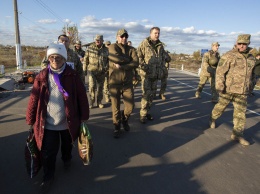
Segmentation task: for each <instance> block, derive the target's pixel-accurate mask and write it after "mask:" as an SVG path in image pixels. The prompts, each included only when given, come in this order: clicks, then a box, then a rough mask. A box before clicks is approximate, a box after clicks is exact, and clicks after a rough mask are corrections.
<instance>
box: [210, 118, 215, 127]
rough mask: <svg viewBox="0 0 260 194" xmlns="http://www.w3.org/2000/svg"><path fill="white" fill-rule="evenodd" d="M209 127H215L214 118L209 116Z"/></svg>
mask: <svg viewBox="0 0 260 194" xmlns="http://www.w3.org/2000/svg"><path fill="white" fill-rule="evenodd" d="M209 127H210V128H211V129H215V128H216V120H215V119H212V118H211V117H210V119H209Z"/></svg>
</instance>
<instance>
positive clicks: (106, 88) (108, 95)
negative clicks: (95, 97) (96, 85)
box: [103, 73, 110, 101]
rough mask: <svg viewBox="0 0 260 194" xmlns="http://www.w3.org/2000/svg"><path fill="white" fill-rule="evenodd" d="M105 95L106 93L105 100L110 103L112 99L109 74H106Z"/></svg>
mask: <svg viewBox="0 0 260 194" xmlns="http://www.w3.org/2000/svg"><path fill="white" fill-rule="evenodd" d="M103 93H104V96H105V99H106V100H107V101H108V100H109V99H110V93H109V80H108V73H106V75H105V81H104V89H103Z"/></svg>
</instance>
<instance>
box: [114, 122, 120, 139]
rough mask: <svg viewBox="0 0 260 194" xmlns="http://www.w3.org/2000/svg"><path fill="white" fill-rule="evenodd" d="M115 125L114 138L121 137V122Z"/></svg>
mask: <svg viewBox="0 0 260 194" xmlns="http://www.w3.org/2000/svg"><path fill="white" fill-rule="evenodd" d="M114 125H115V129H114V138H119V137H120V133H121V132H120V128H121V124H120V123H118V124H114Z"/></svg>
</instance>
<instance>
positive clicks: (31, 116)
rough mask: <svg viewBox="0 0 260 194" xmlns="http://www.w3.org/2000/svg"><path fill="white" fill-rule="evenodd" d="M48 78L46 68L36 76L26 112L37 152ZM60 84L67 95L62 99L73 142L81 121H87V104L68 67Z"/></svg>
mask: <svg viewBox="0 0 260 194" xmlns="http://www.w3.org/2000/svg"><path fill="white" fill-rule="evenodd" d="M48 76H49V71H48V68H45V69H43V70H42V71H41V72H40V73H39V74H38V75H37V76H36V78H35V81H34V84H33V88H32V91H31V95H30V99H29V103H28V107H27V112H26V123H27V124H28V125H33V130H34V134H35V139H36V142H37V146H38V148H39V150H41V147H42V140H43V136H44V127H45V120H46V115H47V104H48V102H49V95H50V93H49V88H48ZM60 83H61V85H62V86H63V88H64V89H65V91H67V92H68V94H69V96H68V97H64V98H63V99H64V105H65V114H66V118H67V124H68V129H69V131H70V134H71V137H72V141H73V142H74V141H75V140H76V139H77V137H78V135H79V129H80V123H81V121H82V120H88V119H89V104H88V98H87V95H86V89H85V86H84V84H83V82H82V80H81V79H80V77H79V75H78V74H77V73H76V71H74V70H73V69H71V68H70V67H69V66H66V67H65V69H64V71H63V73H62V76H61V78H60Z"/></svg>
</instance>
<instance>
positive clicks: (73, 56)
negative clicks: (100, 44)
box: [41, 48, 85, 83]
mask: <svg viewBox="0 0 260 194" xmlns="http://www.w3.org/2000/svg"><path fill="white" fill-rule="evenodd" d="M67 55H68V58H67V61H66V62H68V63H69V62H71V63H73V64H74V70H76V72H77V73H78V74H79V76H80V78H81V80H82V81H83V83H85V75H84V73H83V68H82V63H81V61H80V58H79V57H78V55H77V53H76V52H75V51H73V50H72V49H70V48H69V49H68V50H67ZM48 64H49V61H48V59H47V57H45V58H44V59H43V60H42V63H41V68H42V69H44V68H46V67H47V66H48Z"/></svg>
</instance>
